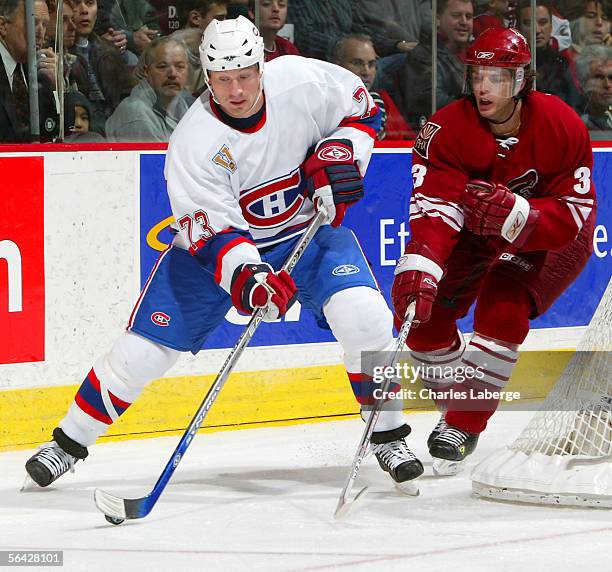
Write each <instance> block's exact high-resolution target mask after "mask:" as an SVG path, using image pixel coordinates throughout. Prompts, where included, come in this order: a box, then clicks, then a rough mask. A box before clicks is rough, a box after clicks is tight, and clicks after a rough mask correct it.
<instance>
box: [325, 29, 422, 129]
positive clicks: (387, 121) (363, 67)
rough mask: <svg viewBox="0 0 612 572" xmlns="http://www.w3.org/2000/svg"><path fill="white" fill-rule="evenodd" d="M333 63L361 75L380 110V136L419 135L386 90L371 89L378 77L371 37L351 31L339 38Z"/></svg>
mask: <svg viewBox="0 0 612 572" xmlns="http://www.w3.org/2000/svg"><path fill="white" fill-rule="evenodd" d="M334 63H336V64H338V65H339V66H342V67H343V68H346V69H348V70H350V71H352V72H353V73H354V74H355V75H357V76H359V77H360V78H361V81H363V83H364V85H365V86H366V88H367V89H368V91H369V92H370V95H371V96H372V99H374V101H375V103H376V105H378V107H379V109H380V111H381V118H382V121H381V128H380V131H379V132H378V139H379V140H381V139H385V138H388V139H414V138H415V136H416V134H415V133H414V131H413V130H412V129H410V127H409V126H408V124H407V123H406V122H405V121H404V118H403V117H402V114H401V113H400V111H399V109H398V108H397V106H396V105H395V103H394V102H393V99H391V96H390V95H389V94H388V93H387V92H386V91H385V90H379V91H372V85H373V84H374V80H375V79H376V52H375V51H374V45H373V44H372V40H371V39H370V37H369V36H366V35H363V34H351V35H349V36H344V37H342V38H340V40H338V42H337V43H336V46H335V48H334Z"/></svg>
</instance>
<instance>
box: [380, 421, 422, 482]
mask: <svg viewBox="0 0 612 572" xmlns="http://www.w3.org/2000/svg"><path fill="white" fill-rule="evenodd" d="M408 435H410V427H409V426H408V425H405V424H404V425H402V426H400V427H398V428H397V429H392V430H391V431H375V432H374V433H372V452H373V453H374V454H375V455H376V459H378V464H379V465H380V467H381V469H382V470H383V471H386V472H387V473H389V474H390V475H391V478H392V479H393V480H394V481H395V482H396V483H403V482H404V481H410V480H412V479H416V478H417V477H420V476H421V475H422V474H423V471H424V469H423V464H422V463H421V461H419V460H418V459H417V458H416V457H415V456H414V453H413V452H412V451H411V450H410V449H409V448H408V445H406V441H405V440H404V437H407V436H408Z"/></svg>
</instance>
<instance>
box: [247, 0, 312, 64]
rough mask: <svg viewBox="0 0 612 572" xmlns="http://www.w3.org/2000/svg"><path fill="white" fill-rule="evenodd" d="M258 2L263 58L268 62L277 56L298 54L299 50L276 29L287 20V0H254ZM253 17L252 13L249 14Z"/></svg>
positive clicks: (252, 6) (253, 4)
mask: <svg viewBox="0 0 612 572" xmlns="http://www.w3.org/2000/svg"><path fill="white" fill-rule="evenodd" d="M255 2H258V3H259V33H260V34H261V37H262V38H263V41H264V58H265V61H267V62H269V61H270V60H273V59H274V58H277V57H278V56H285V55H294V56H299V55H300V51H299V50H298V49H297V48H296V47H295V46H294V45H293V43H291V42H290V41H289V40H287V39H286V38H283V37H281V36H279V35H278V31H279V30H280V29H281V28H282V27H283V26H284V25H285V22H286V21H287V4H288V0H254V1H253V2H252V5H251V10H252V11H253V12H254V10H253V8H254V6H255ZM250 16H252V18H251V19H254V13H253V14H251V15H250Z"/></svg>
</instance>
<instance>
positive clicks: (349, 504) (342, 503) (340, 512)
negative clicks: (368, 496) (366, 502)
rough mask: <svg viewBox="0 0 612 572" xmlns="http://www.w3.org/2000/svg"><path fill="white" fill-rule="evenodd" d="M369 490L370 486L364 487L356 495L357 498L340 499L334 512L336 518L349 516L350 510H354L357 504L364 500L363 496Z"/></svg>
mask: <svg viewBox="0 0 612 572" xmlns="http://www.w3.org/2000/svg"><path fill="white" fill-rule="evenodd" d="M367 490H368V487H363V488H362V489H361V490H360V491H359V492H358V493H357V494H356V495H355V498H354V499H353V500H351V501H346V500H345V499H344V498H341V499H340V500H339V501H338V506H337V507H336V511H335V512H334V518H335V519H336V520H340V519H343V518H344V517H345V516H347V515H348V514H349V513H350V512H352V511H353V510H354V509H355V505H356V504H358V503H360V502H361V500H363V497H364V496H365V493H366V491H367Z"/></svg>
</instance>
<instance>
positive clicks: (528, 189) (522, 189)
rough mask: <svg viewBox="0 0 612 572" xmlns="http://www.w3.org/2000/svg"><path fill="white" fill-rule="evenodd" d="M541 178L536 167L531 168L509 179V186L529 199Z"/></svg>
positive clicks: (514, 191)
mask: <svg viewBox="0 0 612 572" xmlns="http://www.w3.org/2000/svg"><path fill="white" fill-rule="evenodd" d="M539 180H540V178H539V176H538V172H537V171H536V170H535V169H529V170H528V171H525V172H524V173H523V174H522V175H521V176H520V177H516V178H514V179H511V180H510V181H508V188H509V189H510V190H511V191H512V192H513V193H516V194H517V195H520V196H521V197H523V198H524V199H528V198H530V197H531V196H533V190H534V189H535V187H536V185H537V184H538V181H539Z"/></svg>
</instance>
